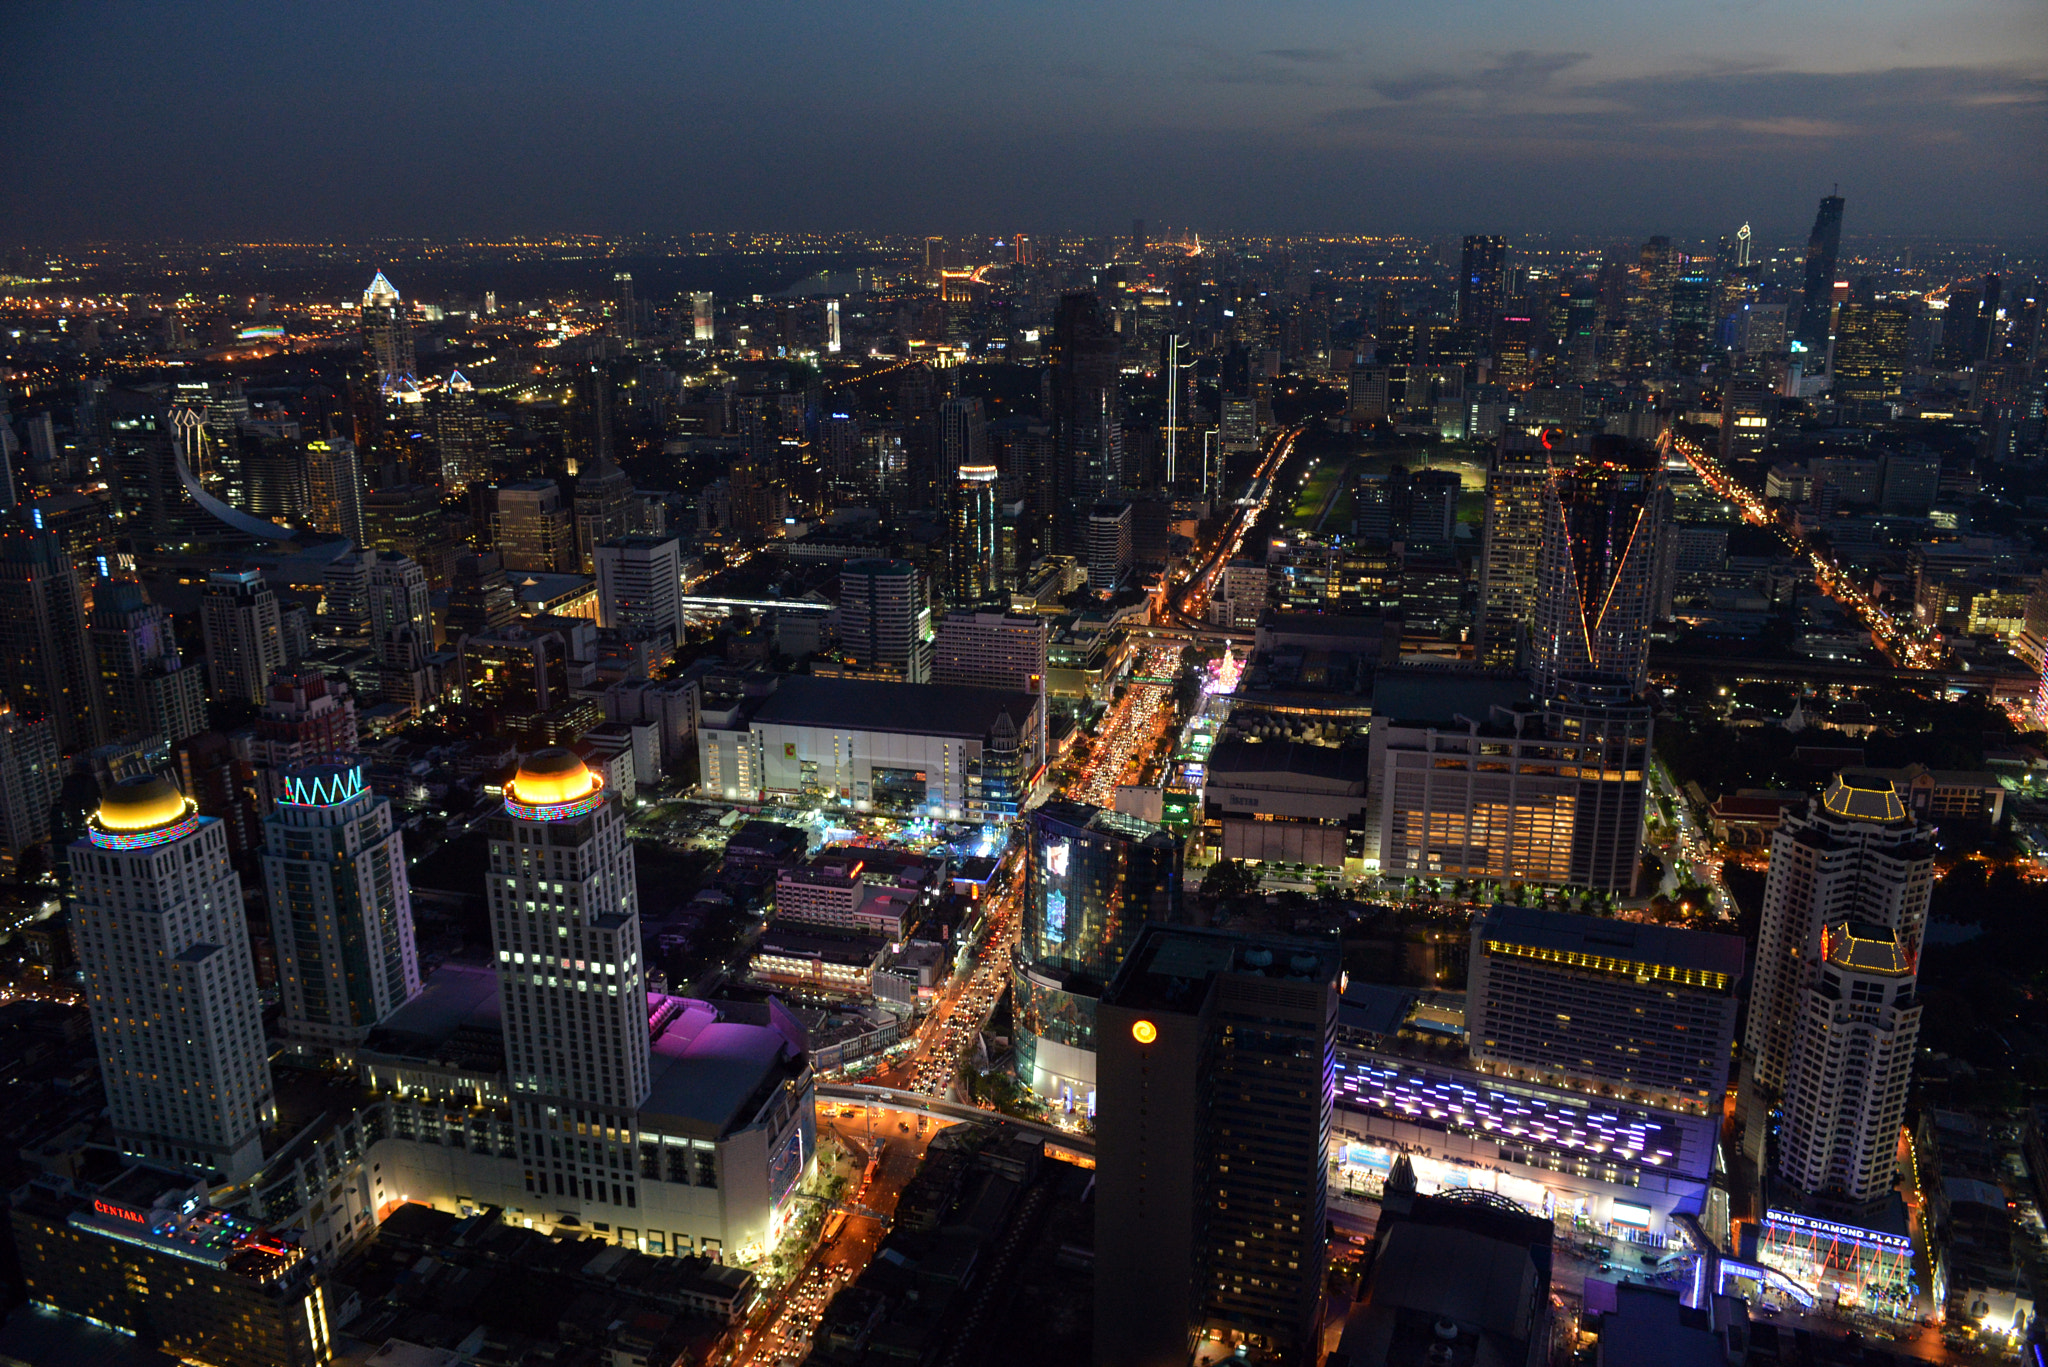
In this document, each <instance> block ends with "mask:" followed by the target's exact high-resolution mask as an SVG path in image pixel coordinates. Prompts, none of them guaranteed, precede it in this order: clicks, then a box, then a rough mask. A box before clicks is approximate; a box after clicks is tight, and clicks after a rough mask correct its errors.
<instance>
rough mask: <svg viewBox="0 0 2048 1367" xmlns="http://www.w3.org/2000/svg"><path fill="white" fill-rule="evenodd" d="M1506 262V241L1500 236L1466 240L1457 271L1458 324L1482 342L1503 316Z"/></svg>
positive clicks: (1491, 333)
mask: <svg viewBox="0 0 2048 1367" xmlns="http://www.w3.org/2000/svg"><path fill="white" fill-rule="evenodd" d="M1507 261H1508V248H1507V243H1505V242H1503V241H1502V240H1501V239H1499V238H1497V237H1468V238H1466V239H1465V250H1464V263H1463V264H1464V269H1462V270H1461V271H1459V272H1458V326H1459V327H1460V328H1463V329H1464V330H1465V331H1466V332H1468V333H1469V334H1471V335H1472V336H1473V337H1475V338H1479V339H1481V341H1482V343H1483V342H1484V341H1485V340H1486V339H1488V338H1491V337H1492V336H1493V320H1494V319H1496V318H1498V317H1500V309H1501V298H1502V289H1501V283H1502V277H1503V276H1504V275H1505V274H1506V270H1507Z"/></svg>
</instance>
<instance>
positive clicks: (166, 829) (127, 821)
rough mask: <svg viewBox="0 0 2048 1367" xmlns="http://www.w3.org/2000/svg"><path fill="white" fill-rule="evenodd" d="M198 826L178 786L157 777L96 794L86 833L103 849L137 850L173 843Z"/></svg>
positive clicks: (128, 782)
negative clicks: (95, 810)
mask: <svg viewBox="0 0 2048 1367" xmlns="http://www.w3.org/2000/svg"><path fill="white" fill-rule="evenodd" d="M198 822H199V815H198V811H197V809H196V808H194V807H193V805H192V803H191V802H189V801H188V800H187V799H186V797H185V795H184V794H183V793H181V792H179V791H178V785H177V784H175V783H173V782H171V781H170V780H169V779H167V778H165V777H163V776H162V775H160V774H151V775H150V776H148V777H147V778H132V779H129V780H128V781H127V782H125V783H115V784H110V785H108V786H107V787H105V788H103V789H101V790H100V809H99V811H98V813H97V814H96V815H95V816H94V817H93V820H92V824H91V826H90V827H89V828H88V830H87V832H86V833H87V835H88V836H90V837H91V839H92V842H93V843H94V844H95V845H98V846H100V847H102V848H103V849H139V848H141V847H143V846H146V845H161V844H163V843H165V842H166V841H170V840H176V839H177V838H178V837H179V836H181V835H184V834H185V833H186V832H187V831H189V830H191V829H192V828H193V827H194V826H196V825H197V824H198Z"/></svg>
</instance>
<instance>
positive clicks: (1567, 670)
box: [1531, 438, 1662, 699]
mask: <svg viewBox="0 0 2048 1367" xmlns="http://www.w3.org/2000/svg"><path fill="white" fill-rule="evenodd" d="M1661 479H1662V476H1661V465H1660V462H1659V460H1658V458H1657V454H1656V452H1655V451H1654V450H1652V449H1650V448H1649V447H1647V446H1642V445H1639V444H1634V443H1626V442H1621V441H1618V440H1615V439H1611V438H1602V439H1599V440H1596V441H1595V442H1594V444H1593V450H1592V451H1591V452H1590V453H1587V454H1577V455H1574V456H1573V457H1572V458H1571V459H1570V461H1569V462H1568V463H1567V462H1560V468H1558V469H1557V471H1556V472H1555V473H1554V474H1553V475H1552V476H1551V478H1550V482H1549V484H1548V485H1547V486H1546V487H1545V489H1544V492H1543V524H1542V527H1543V529H1542V544H1541V548H1540V551H1539V554H1538V557H1537V563H1536V599H1535V604H1534V609H1535V611H1534V615H1533V623H1532V627H1533V630H1532V636H1533V646H1534V649H1533V651H1532V659H1533V668H1532V671H1531V672H1532V676H1533V680H1534V682H1535V685H1536V691H1537V694H1538V696H1539V697H1541V698H1546V699H1547V698H1552V697H1558V696H1563V695H1566V694H1569V693H1574V692H1577V693H1585V691H1586V690H1587V689H1594V690H1597V691H1598V695H1599V696H1601V697H1604V698H1613V697H1616V696H1621V697H1633V696H1634V695H1636V694H1638V693H1640V692H1642V689H1643V684H1644V682H1645V680H1646V679H1647V677H1648V672H1649V664H1650V623H1651V620H1652V618H1653V617H1654V615H1655V612H1656V606H1657V564H1658V551H1659V542H1660V540H1661V534H1662V526H1661V522H1662V499H1661V498H1660V489H1661Z"/></svg>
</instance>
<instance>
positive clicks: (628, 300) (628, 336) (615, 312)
mask: <svg viewBox="0 0 2048 1367" xmlns="http://www.w3.org/2000/svg"><path fill="white" fill-rule="evenodd" d="M612 292H613V299H612V335H613V336H615V337H619V338H621V339H623V340H625V341H628V342H631V341H634V340H636V339H638V337H639V336H640V305H639V302H638V301H637V300H635V299H634V298H633V273H632V272H631V271H615V272H613V273H612Z"/></svg>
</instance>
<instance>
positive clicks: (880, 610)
mask: <svg viewBox="0 0 2048 1367" xmlns="http://www.w3.org/2000/svg"><path fill="white" fill-rule="evenodd" d="M931 620H932V612H931V604H930V602H929V601H927V599H926V597H925V591H924V575H923V573H922V572H921V571H919V569H918V568H917V566H915V565H913V564H911V563H910V562H909V561H907V560H849V561H847V563H846V567H845V568H844V569H842V570H840V572H839V648H840V651H841V653H842V656H843V658H844V660H845V662H846V665H847V669H848V672H849V673H852V674H857V675H859V676H861V677H864V678H871V679H894V680H897V681H899V682H902V683H930V682H931V677H932V643H931Z"/></svg>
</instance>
